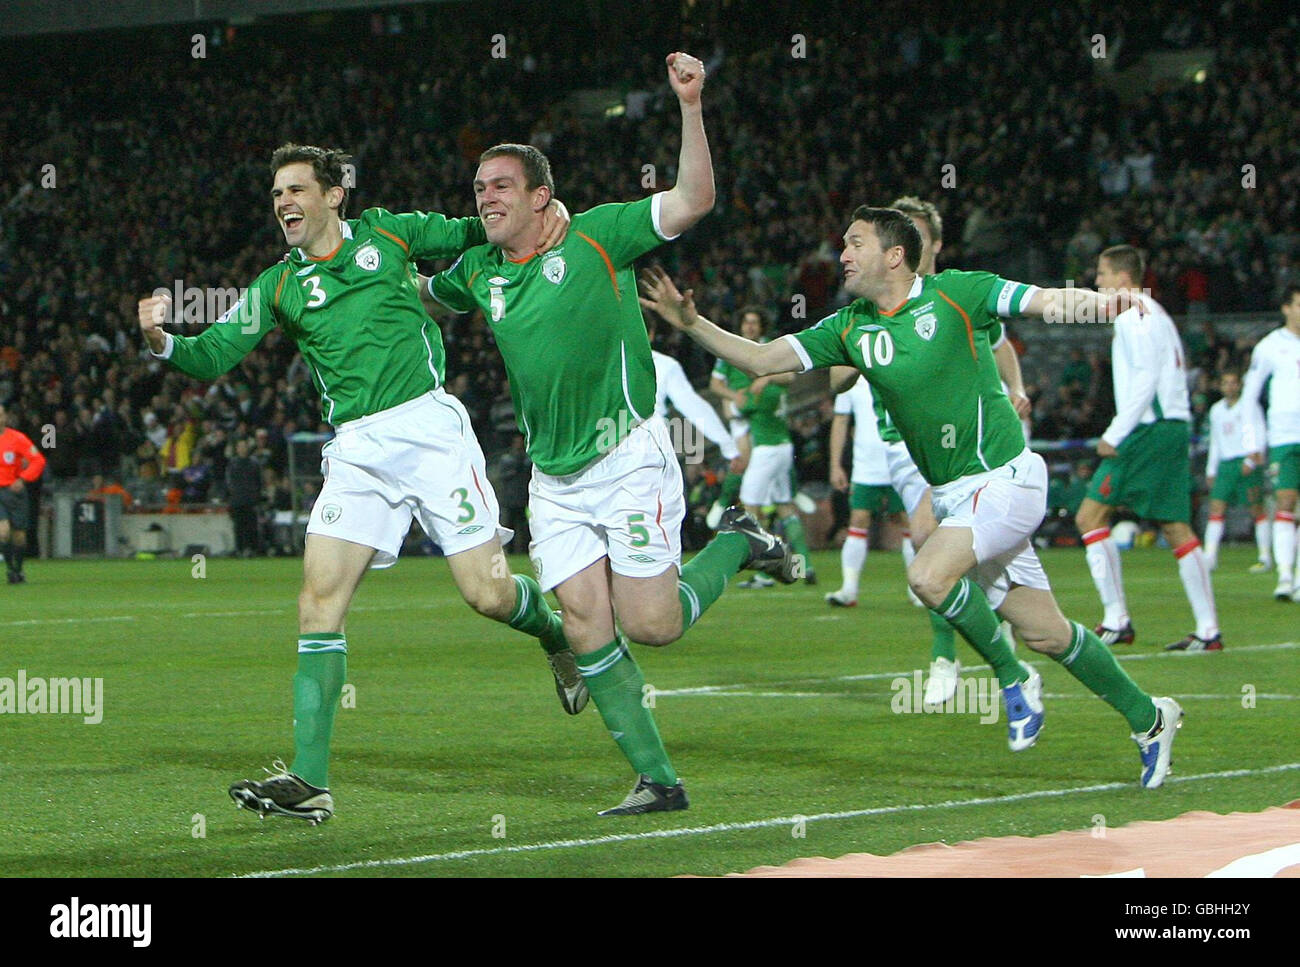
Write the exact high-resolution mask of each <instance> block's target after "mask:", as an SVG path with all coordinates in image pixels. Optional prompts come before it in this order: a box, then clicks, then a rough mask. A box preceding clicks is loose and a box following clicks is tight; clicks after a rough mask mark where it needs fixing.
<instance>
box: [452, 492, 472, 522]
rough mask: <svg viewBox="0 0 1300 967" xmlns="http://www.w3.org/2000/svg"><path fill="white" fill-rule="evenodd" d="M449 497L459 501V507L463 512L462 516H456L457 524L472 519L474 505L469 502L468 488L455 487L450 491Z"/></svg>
mask: <svg viewBox="0 0 1300 967" xmlns="http://www.w3.org/2000/svg"><path fill="white" fill-rule="evenodd" d="M451 499H452V500H458V501H460V509H461V510H462V511H463V512H464V513H463V516H461V517H457V518H456V523H457V524H468V523H469V522H470V521H472V520H473V519H474V505H473V504H471V503H470V502H469V490H468V489H466V488H465V487H457V488H456V489H455V490H453V491H452V492H451Z"/></svg>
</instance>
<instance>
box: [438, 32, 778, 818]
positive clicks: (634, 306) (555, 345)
mask: <svg viewBox="0 0 1300 967" xmlns="http://www.w3.org/2000/svg"><path fill="white" fill-rule="evenodd" d="M667 66H668V81H669V84H670V85H671V86H672V89H673V90H674V92H675V93H676V94H677V99H678V102H679V104H680V107H681V112H682V144H681V151H680V156H679V161H678V171H677V175H678V177H677V184H676V185H675V186H674V187H673V188H672V189H671V190H668V191H664V192H660V193H658V194H656V195H653V196H651V197H649V198H645V199H642V200H641V201H636V202H632V203H630V204H608V205H599V206H597V207H595V208H593V209H591V210H590V211H587V212H582V213H581V214H578V215H575V216H574V218H573V224H572V226H571V227H570V229H569V233H568V236H567V237H566V238H565V240H564V242H563V244H561V245H557V246H556V247H555V248H554V249H553V250H552V251H551V252H549V253H548V254H547V255H545V256H543V257H538V256H536V255H535V254H534V253H535V252H536V249H537V246H536V239H537V237H538V234H539V233H540V232H541V231H542V221H541V214H542V212H543V211H544V210H545V208H546V204H547V202H548V200H549V199H550V197H551V195H552V193H553V192H554V182H553V179H552V176H551V172H550V164H549V163H548V162H547V160H546V157H545V155H543V154H542V153H541V152H540V151H538V150H537V149H536V148H534V147H532V146H531V145H498V146H496V147H493V148H489V149H488V150H487V151H486V152H484V153H483V156H482V157H481V159H480V163H479V168H478V172H477V174H476V176H475V179H474V194H475V198H476V201H477V206H478V212H479V216H480V218H482V220H483V225H484V227H485V229H486V231H487V236H488V244H486V245H480V246H477V247H475V248H473V249H471V250H470V251H469V252H466V253H465V255H464V256H463V257H462V258H460V259H459V260H458V261H457V262H456V263H455V264H454V265H453V266H452V267H451V268H450V269H448V270H447V271H446V272H443V273H441V274H439V275H437V276H434V277H433V279H431V280H430V282H429V285H428V290H429V292H430V293H431V295H432V296H433V297H434V298H436V299H437V300H438V301H439V302H441V303H442V304H443V305H445V306H446V307H447V308H449V309H451V310H453V311H456V312H468V311H471V310H472V309H474V308H475V307H478V308H480V309H482V310H483V312H484V314H485V317H486V318H487V321H488V325H489V326H490V327H491V330H492V336H493V339H494V340H495V342H496V345H497V348H498V349H499V350H500V351H501V355H502V358H503V359H504V360H505V365H506V372H507V374H508V375H509V378H510V393H511V397H512V399H513V401H514V408H515V418H516V420H517V421H518V423H519V427H520V430H521V431H522V432H523V434H524V437H525V440H526V442H527V447H528V453H529V456H530V457H531V458H532V460H533V465H534V470H533V480H532V484H531V487H530V489H529V513H530V518H529V519H530V523H531V525H532V527H531V530H532V544H531V546H530V549H529V552H530V555H531V557H532V560H533V566H534V568H536V570H537V576H538V579H539V581H540V582H541V585H542V587H543V588H544V589H547V590H550V589H552V588H553V589H554V590H555V593H556V596H557V597H558V598H559V601H560V606H561V608H562V609H563V613H564V624H565V633H566V635H567V636H568V639H569V642H570V644H571V645H572V647H573V650H574V651H575V652H576V653H577V655H578V666H579V668H580V669H581V671H582V674H583V676H584V677H585V678H586V681H587V687H588V689H589V690H590V693H591V698H592V701H593V702H595V704H596V707H597V708H598V709H599V710H600V714H601V717H602V718H603V719H604V722H605V724H606V726H607V727H608V728H609V731H610V733H611V735H612V736H613V738H614V740H615V742H616V743H618V746H619V748H620V749H621V750H622V752H623V754H624V755H625V756H626V757H627V759H628V761H629V762H630V763H631V764H632V767H633V768H634V769H635V770H636V772H637V773H638V777H639V778H638V781H637V784H636V787H635V788H634V789H633V791H632V792H631V793H630V794H629V795H628V796H627V798H626V799H625V800H624V801H623V802H622V803H621V804H620V805H618V806H616V807H614V808H612V809H609V810H606V811H605V812H604V813H602V815H627V814H632V813H644V812H658V811H667V810H675V809H685V808H686V807H687V798H686V794H685V790H684V788H683V786H682V784H681V781H680V779H679V778H678V776H677V773H676V772H675V771H674V769H673V766H672V763H671V762H670V761H669V758H668V755H667V753H666V752H665V750H664V746H663V742H662V740H661V739H660V736H659V732H658V728H657V726H656V725H655V721H654V717H653V715H652V713H651V709H650V708H649V707H648V706H650V704H651V703H649V702H646V701H644V696H643V689H644V687H645V685H644V679H643V678H642V676H641V672H640V670H639V669H638V668H637V665H636V662H635V661H634V660H633V658H632V655H631V653H630V652H629V651H628V648H627V645H626V643H625V642H624V641H623V639H622V637H621V636H620V635H619V634H618V633H617V631H616V627H615V622H616V621H617V623H618V625H620V626H621V628H622V631H623V633H624V634H626V636H627V637H628V638H630V639H631V640H632V641H637V642H641V643H643V644H647V645H666V644H668V643H669V642H672V641H675V640H676V639H677V638H679V637H680V636H681V635H682V634H683V632H685V630H686V629H687V628H689V627H690V626H691V625H692V624H694V623H695V622H696V621H697V620H698V619H699V617H700V616H701V614H703V612H704V611H705V609H706V608H708V607H709V606H710V605H711V604H712V603H713V602H714V601H716V600H717V598H718V597H719V596H720V595H721V594H722V592H723V590H724V589H725V588H726V584H727V581H728V580H729V579H730V577H731V575H733V574H735V573H736V572H737V571H739V570H741V569H742V568H744V567H746V566H750V567H757V568H762V569H764V570H767V571H769V572H770V573H773V574H774V575H775V576H777V577H778V578H779V579H780V580H783V581H785V582H786V583H790V582H792V581H793V580H794V579H795V572H796V570H797V563H796V561H795V560H794V555H793V554H792V553H791V552H790V549H789V547H788V546H787V545H785V544H784V543H783V542H781V541H780V540H778V539H777V538H775V537H773V536H772V535H770V534H768V533H767V532H765V531H763V530H762V529H761V528H760V527H759V526H758V525H757V523H756V522H754V521H753V520H752V518H749V517H748V515H745V514H743V513H741V512H739V511H737V512H735V513H732V514H730V515H729V518H728V519H724V522H723V525H722V527H721V528H720V533H719V534H718V536H717V537H716V538H715V539H714V540H713V541H712V542H710V544H709V545H708V546H707V547H706V548H705V549H704V550H703V551H701V552H700V553H699V554H697V555H696V556H695V557H694V558H693V559H692V560H691V562H690V563H689V564H687V565H686V566H685V567H682V568H681V570H680V575H679V571H678V568H679V566H680V561H681V524H682V519H683V517H684V515H685V502H684V500H683V494H682V475H681V469H680V468H679V466H678V463H677V457H676V455H675V454H674V452H673V448H672V441H671V439H670V438H669V434H668V428H667V426H666V425H665V423H664V421H663V419H662V418H660V417H656V416H655V415H654V405H655V380H654V363H653V360H652V358H651V354H650V342H649V339H648V337H647V335H646V326H645V321H644V319H643V318H642V316H641V309H640V306H639V304H638V301H637V293H636V279H635V276H634V275H633V272H632V262H633V260H634V259H636V258H638V257H639V256H641V255H644V254H645V253H646V252H649V251H650V250H651V249H653V248H656V247H657V246H659V245H660V244H662V243H663V242H665V241H669V240H672V239H674V238H676V237H677V236H678V235H679V234H681V233H682V232H683V231H685V230H686V229H688V228H690V227H691V226H692V225H694V224H695V223H696V222H697V221H699V220H700V219H701V218H703V217H704V215H705V214H707V213H708V212H709V211H710V210H711V209H712V207H713V200H714V188H713V167H712V162H711V160H710V158H709V148H708V142H707V140H706V139H705V135H704V122H703V116H702V111H701V105H700V93H701V88H702V86H703V83H704V65H703V64H701V63H700V61H698V60H697V59H696V58H694V57H690V56H688V55H686V54H682V53H674V54H670V55H669V56H668V58H667Z"/></svg>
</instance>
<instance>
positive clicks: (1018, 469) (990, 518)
mask: <svg viewBox="0 0 1300 967" xmlns="http://www.w3.org/2000/svg"><path fill="white" fill-rule="evenodd" d="M930 500H931V501H932V502H933V504H934V516H935V519H936V520H938V521H939V526H940V527H969V528H970V529H971V533H972V536H973V544H974V551H975V560H976V562H977V563H976V566H975V569H974V571H973V573H972V576H973V577H974V579H975V582H976V583H977V584H978V585H979V586H980V587H981V588H983V589H984V592H985V594H987V595H988V599H989V604H990V605H992V606H993V607H994V608H997V607H999V606H1000V605H1001V604H1002V601H1003V599H1004V598H1006V596H1007V592H1008V591H1010V590H1011V585H1013V584H1020V585H1024V586H1026V587H1031V588H1038V589H1039V590H1043V591H1050V590H1051V584H1050V583H1049V582H1048V580H1047V574H1046V573H1044V571H1043V565H1042V563H1041V562H1040V561H1039V560H1038V554H1037V553H1036V552H1035V551H1034V545H1033V537H1034V533H1035V532H1036V531H1037V530H1038V525H1039V524H1041V523H1042V522H1043V516H1044V515H1045V514H1046V513H1047V464H1045V463H1044V462H1043V458H1042V457H1040V456H1039V455H1038V454H1036V453H1034V452H1032V451H1031V450H1028V449H1025V450H1023V451H1021V453H1020V455H1019V456H1017V457H1016V458H1015V459H1013V460H1011V461H1010V462H1009V463H1006V464H1004V465H1002V466H1001V467H998V468H997V469H995V470H989V471H986V472H985V473H978V474H972V475H971V476H969V477H962V478H961V479H959V480H954V481H953V482H952V483H948V484H944V485H943V486H941V487H935V488H934V489H933V490H932V491H931V492H930Z"/></svg>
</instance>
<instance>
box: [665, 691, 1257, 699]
mask: <svg viewBox="0 0 1300 967" xmlns="http://www.w3.org/2000/svg"><path fill="white" fill-rule="evenodd" d="M863 694H866V693H862V692H690V691H688V692H685V693H683V692H655V695H656V696H658V695H673V696H674V697H677V698H858V697H860V696H861V695H863ZM1257 697H1261V698H1262V697H1263V696H1257Z"/></svg>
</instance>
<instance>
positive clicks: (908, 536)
mask: <svg viewBox="0 0 1300 967" xmlns="http://www.w3.org/2000/svg"><path fill="white" fill-rule="evenodd" d="M902 547H903V567H904V568H909V567H911V566H912V559H913V558H914V557H916V548H915V547H914V546H913V545H912V532H911V531H903V544H902Z"/></svg>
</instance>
